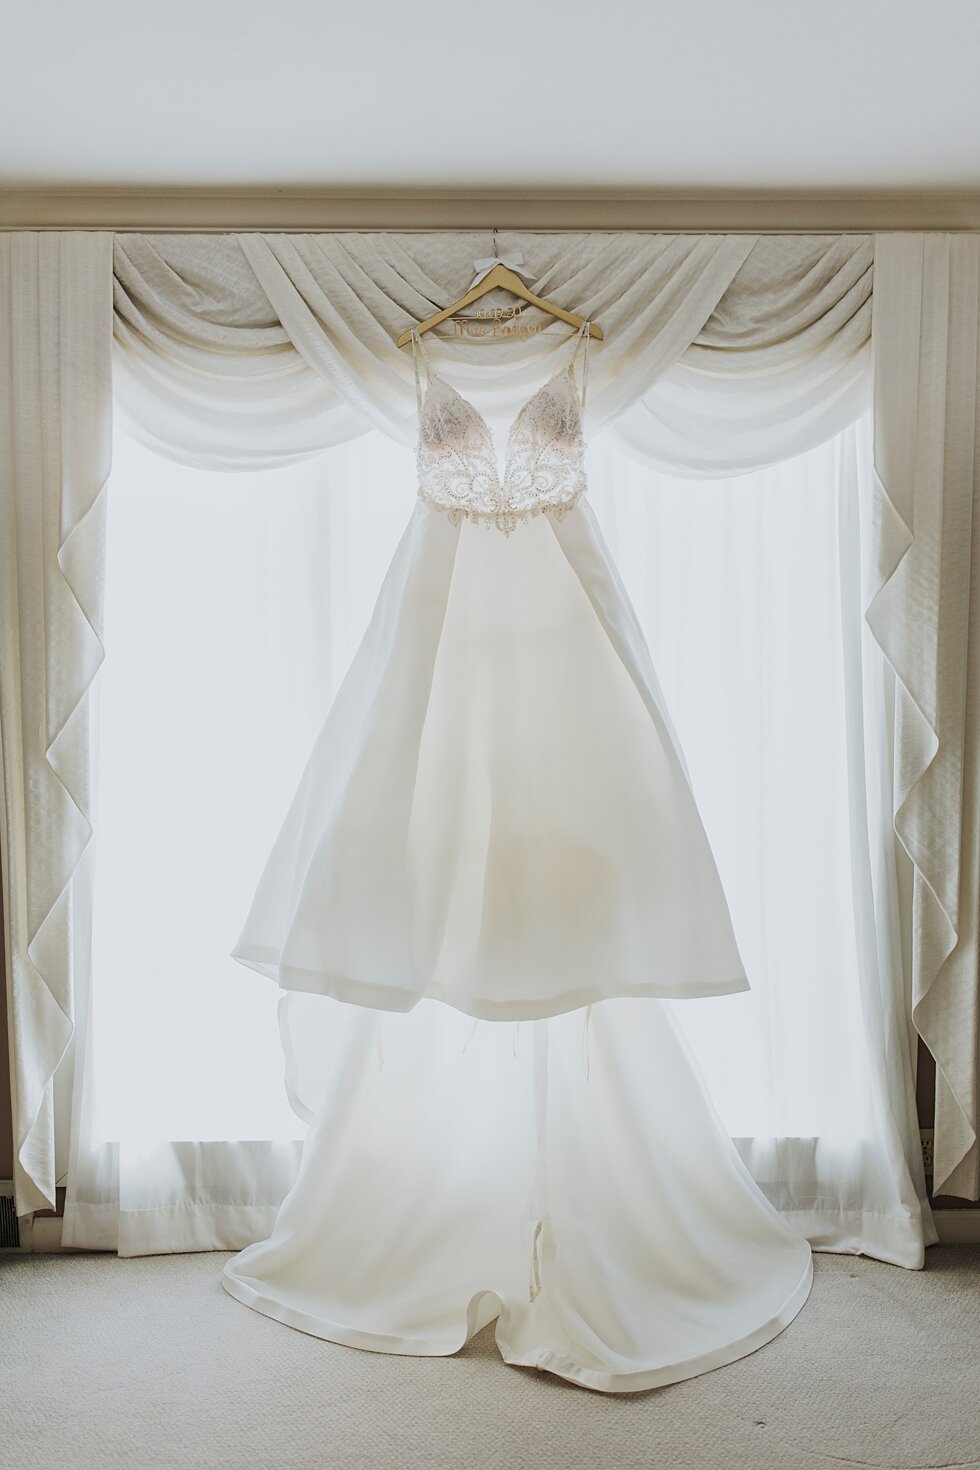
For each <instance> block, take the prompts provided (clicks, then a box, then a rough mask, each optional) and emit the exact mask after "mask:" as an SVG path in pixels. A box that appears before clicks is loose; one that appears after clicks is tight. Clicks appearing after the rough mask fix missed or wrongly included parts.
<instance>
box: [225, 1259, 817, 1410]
mask: <svg viewBox="0 0 980 1470" xmlns="http://www.w3.org/2000/svg"><path fill="white" fill-rule="evenodd" d="M231 1264H232V1263H231V1262H228V1263H227V1265H226V1266H225V1268H224V1270H223V1272H222V1277H221V1284H222V1286H223V1287H224V1289H225V1291H226V1292H227V1293H228V1294H229V1296H232V1297H234V1298H235V1300H236V1301H239V1302H242V1303H243V1304H244V1305H245V1306H247V1307H251V1308H252V1309H253V1310H254V1311H257V1312H261V1313H262V1315H263V1316H266V1317H270V1318H273V1319H274V1320H275V1321H277V1322H282V1323H283V1324H284V1325H285V1326H287V1327H292V1328H295V1329H296V1330H297V1331H299V1332H305V1333H307V1334H308V1335H309V1336H311V1337H316V1338H319V1339H321V1340H322V1341H326V1342H333V1343H336V1344H337V1345H338V1346H340V1347H350V1348H357V1349H358V1350H359V1351H362V1352H375V1353H394V1354H397V1355H400V1356H403V1357H425V1358H434V1357H445V1358H448V1357H453V1356H454V1355H455V1354H456V1353H458V1352H461V1351H462V1349H463V1348H464V1347H465V1346H466V1344H467V1343H468V1342H469V1341H470V1339H471V1338H472V1337H474V1336H475V1335H476V1333H477V1332H478V1331H482V1329H483V1327H485V1326H487V1325H489V1323H490V1322H492V1321H494V1320H496V1323H497V1326H496V1329H495V1331H494V1339H495V1341H496V1344H497V1348H498V1350H499V1352H500V1355H501V1357H502V1358H503V1360H504V1362H505V1363H508V1364H510V1366H511V1367H514V1368H536V1369H538V1370H539V1371H542V1372H546V1373H552V1374H554V1375H555V1376H556V1377H558V1378H564V1379H566V1380H567V1381H568V1382H571V1383H576V1384H579V1385H580V1386H581V1387H583V1388H590V1389H593V1390H594V1391H595V1392H597V1393H643V1392H645V1391H647V1390H649V1389H653V1388H663V1387H666V1386H667V1385H668V1384H670V1383H681V1382H683V1381H684V1380H685V1379H687V1378H695V1377H697V1376H699V1375H700V1374H702V1373H710V1372H712V1371H713V1370H714V1369H715V1368H724V1367H726V1366H727V1365H728V1364H729V1363H734V1362H736V1361H737V1360H738V1359H739V1358H744V1357H747V1356H748V1354H749V1353H754V1352H756V1351H757V1350H758V1349H759V1348H762V1347H765V1346H766V1344H767V1343H770V1342H772V1341H773V1339H774V1338H776V1337H778V1336H779V1334H780V1333H781V1332H782V1331H783V1330H784V1329H785V1328H786V1327H788V1326H789V1324H790V1323H791V1322H792V1321H793V1319H794V1318H795V1317H796V1316H797V1315H798V1313H799V1312H800V1311H801V1310H802V1308H803V1306H804V1304H805V1302H806V1300H807V1297H808V1296H809V1294H810V1288H811V1286H812V1284H813V1258H812V1255H809V1254H808V1255H807V1262H806V1267H805V1269H804V1271H803V1274H802V1276H801V1277H800V1279H799V1281H798V1282H797V1284H796V1286H795V1287H794V1288H793V1290H792V1291H791V1292H790V1293H789V1295H788V1296H787V1297H786V1299H785V1301H784V1302H783V1303H782V1305H781V1306H780V1307H779V1310H778V1311H777V1312H775V1313H774V1315H773V1316H771V1317H769V1318H768V1319H767V1320H766V1321H765V1322H763V1323H761V1324H760V1325H759V1326H758V1327H755V1328H753V1329H752V1330H751V1331H750V1332H747V1333H743V1334H742V1336H740V1337H738V1338H735V1339H732V1340H731V1341H729V1342H726V1343H723V1344H721V1345H719V1346H718V1347H716V1348H711V1349H710V1350H709V1351H708V1352H704V1353H698V1354H697V1355H696V1356H695V1357H692V1358H687V1359H684V1360H683V1361H681V1362H679V1363H673V1364H662V1365H660V1366H659V1367H655V1368H643V1369H639V1370H638V1371H636V1372H634V1373H600V1372H598V1371H597V1370H595V1369H592V1368H585V1367H582V1366H581V1365H579V1364H577V1363H574V1362H572V1361H571V1360H570V1359H568V1358H565V1357H562V1356H561V1355H560V1354H557V1353H554V1352H550V1351H547V1350H546V1351H543V1352H541V1353H538V1354H534V1353H525V1354H515V1353H512V1352H510V1351H509V1350H508V1347H507V1343H506V1340H505V1337H506V1331H507V1327H508V1324H509V1320H510V1312H509V1310H508V1308H507V1306H506V1303H505V1301H504V1299H503V1298H502V1297H501V1296H500V1294H499V1293H498V1292H496V1291H493V1290H491V1289H490V1288H484V1289H483V1290H482V1291H478V1292H474V1294H473V1296H471V1298H470V1300H469V1303H468V1305H467V1308H466V1328H465V1335H464V1337H463V1340H462V1342H460V1343H459V1344H458V1345H457V1346H456V1347H446V1346H444V1345H441V1344H437V1343H431V1342H427V1341H426V1340H425V1339H418V1338H414V1339H413V1338H406V1337H398V1336H392V1335H389V1334H385V1333H372V1332H362V1331H359V1330H358V1329H356V1328H352V1327H344V1326H341V1325H339V1324H338V1323H333V1322H326V1321H322V1320H321V1319H320V1318H318V1317H314V1316H312V1315H311V1314H310V1313H308V1312H302V1311H299V1310H298V1309H297V1308H295V1307H289V1306H286V1305H285V1304H284V1303H282V1302H279V1301H277V1300H276V1299H275V1298H274V1297H268V1296H264V1295H263V1294H262V1292H260V1291H258V1290H256V1288H255V1287H253V1286H250V1285H249V1284H248V1282H247V1281H243V1280H241V1279H240V1278H239V1277H237V1276H235V1275H234V1273H233V1272H231V1271H230V1270H229V1266H230V1265H231ZM486 1296H490V1297H496V1299H497V1303H498V1311H497V1313H496V1314H495V1315H494V1316H491V1317H489V1318H486V1317H485V1318H484V1319H483V1321H482V1322H481V1321H480V1316H481V1303H482V1301H483V1298H484V1297H486ZM502 1334H503V1335H504V1340H502Z"/></svg>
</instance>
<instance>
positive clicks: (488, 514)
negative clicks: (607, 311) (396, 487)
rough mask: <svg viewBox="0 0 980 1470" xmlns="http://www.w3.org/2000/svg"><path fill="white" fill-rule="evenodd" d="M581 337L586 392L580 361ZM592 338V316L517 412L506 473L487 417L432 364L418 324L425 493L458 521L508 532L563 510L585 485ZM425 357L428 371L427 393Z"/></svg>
mask: <svg viewBox="0 0 980 1470" xmlns="http://www.w3.org/2000/svg"><path fill="white" fill-rule="evenodd" d="M583 342H584V344H585V351H584V354H583V366H582V393H581V397H580V396H579V391H578V388H577V386H576V383H575V362H576V358H577V356H578V349H579V345H580V344H581V343H583ZM588 343H589V323H588V322H584V323H583V325H582V326H581V327H580V329H579V331H578V333H577V334H576V337H575V343H574V346H573V349H572V353H571V356H570V358H569V361H568V365H567V366H566V367H564V368H560V369H559V370H558V372H557V373H555V374H554V376H553V377H551V378H549V379H548V381H547V383H545V384H544V385H543V386H542V387H541V388H539V389H538V391H537V392H536V393H535V394H534V395H533V397H531V398H529V399H528V401H527V403H525V404H524V406H523V408H522V409H521V410H520V412H519V413H518V415H517V417H516V418H515V419H514V422H513V424H512V425H511V428H510V433H509V435H508V438H507V450H506V456H505V460H504V473H503V478H501V476H500V474H499V472H498V469H497V455H496V450H495V447H494V442H493V435H492V434H491V432H490V428H489V425H488V424H487V421H486V419H484V417H483V415H482V414H480V413H478V412H477V410H476V409H475V408H474V406H473V404H472V403H470V402H469V401H468V399H466V398H464V397H463V396H462V394H461V393H458V392H457V391H456V389H455V388H454V387H453V386H452V384H451V383H447V382H446V380H445V379H444V378H441V377H440V376H439V374H438V373H435V372H433V370H432V367H431V365H430V363H429V359H428V357H427V356H426V353H425V350H424V348H423V346H422V341H421V338H420V337H419V334H418V333H417V332H413V333H412V350H413V353H414V357H415V388H416V398H417V402H418V414H419V438H418V449H417V452H416V457H417V461H418V471H419V491H418V493H419V496H420V498H421V499H422V500H424V501H426V502H427V503H428V504H429V505H432V506H434V507H435V508H436V509H437V510H441V511H444V512H445V513H446V514H447V515H448V516H449V518H450V520H451V521H452V522H453V524H454V525H458V524H459V522H460V521H461V520H462V519H463V517H464V516H465V517H466V518H467V519H468V520H471V521H478V522H481V523H482V524H483V525H488V526H495V527H496V528H497V530H498V531H503V533H504V534H505V535H509V534H510V532H511V531H513V530H514V528H515V526H517V525H518V524H519V523H520V522H521V521H528V520H530V519H531V517H532V516H536V515H540V514H541V513H542V511H546V510H549V511H552V512H553V513H554V514H555V515H557V516H559V517H561V516H563V515H564V514H565V512H566V511H567V510H568V509H569V507H570V506H572V505H574V504H575V502H576V500H578V498H579V496H580V495H582V494H583V493H584V491H585V489H586V480H585V470H584V467H583V463H584V458H585V438H584V436H583V433H582V415H583V412H584V409H585V391H586V375H587V372H588ZM420 359H421V361H422V363H423V364H424V366H425V371H426V377H427V383H426V390H425V395H424V397H423V394H422V386H421V380H420V377H419V360H420Z"/></svg>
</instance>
